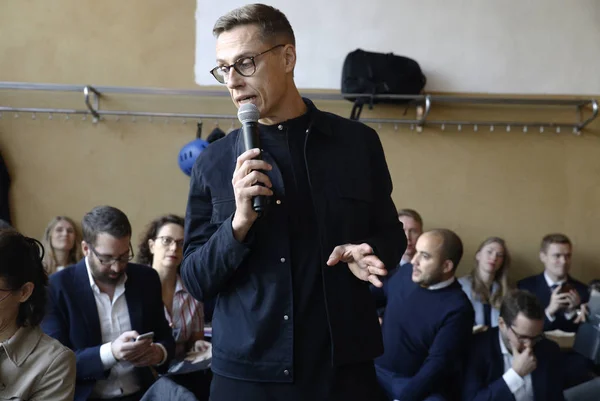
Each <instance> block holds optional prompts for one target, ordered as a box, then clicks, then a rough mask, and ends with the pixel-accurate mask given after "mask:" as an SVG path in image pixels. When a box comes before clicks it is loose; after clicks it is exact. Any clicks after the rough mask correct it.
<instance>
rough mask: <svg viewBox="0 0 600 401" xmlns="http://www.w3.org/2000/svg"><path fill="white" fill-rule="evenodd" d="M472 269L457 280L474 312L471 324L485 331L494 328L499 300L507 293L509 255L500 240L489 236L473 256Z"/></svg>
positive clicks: (496, 323)
mask: <svg viewBox="0 0 600 401" xmlns="http://www.w3.org/2000/svg"><path fill="white" fill-rule="evenodd" d="M475 263H476V264H475V267H474V268H473V270H472V271H471V273H470V274H468V275H466V276H464V277H461V278H459V279H458V282H459V283H460V284H461V285H462V289H463V291H464V292H465V294H467V297H469V300H470V301H471V304H472V305H473V310H474V311H475V325H476V327H477V326H479V327H478V329H482V330H485V329H487V328H489V327H496V326H498V315H499V312H500V304H501V302H502V298H503V297H504V295H505V294H506V293H507V292H508V277H507V276H508V268H509V266H510V255H509V253H508V248H507V247H506V243H505V242H504V240H503V239H502V238H498V237H490V238H488V239H486V240H485V241H483V242H482V243H481V245H479V248H478V249H477V252H476V253H475Z"/></svg>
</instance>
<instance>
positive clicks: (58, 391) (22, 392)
mask: <svg viewBox="0 0 600 401" xmlns="http://www.w3.org/2000/svg"><path fill="white" fill-rule="evenodd" d="M42 258H43V247H42V246H41V244H40V243H39V242H38V241H37V240H34V239H32V238H26V237H24V236H22V235H21V234H19V233H18V232H16V231H14V230H12V229H2V230H0V399H17V400H30V401H33V400H72V399H73V395H74V391H75V354H74V353H73V351H71V350H70V349H69V348H67V347H65V346H63V345H62V344H61V343H60V342H58V341H57V340H55V339H53V338H51V337H49V336H47V335H46V334H44V333H43V332H42V330H41V329H40V327H39V325H40V323H41V321H42V319H43V317H44V312H45V307H46V285H47V283H48V276H47V273H46V271H45V270H44V266H43V265H42Z"/></svg>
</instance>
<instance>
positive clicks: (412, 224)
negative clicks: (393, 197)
mask: <svg viewBox="0 0 600 401" xmlns="http://www.w3.org/2000/svg"><path fill="white" fill-rule="evenodd" d="M398 220H400V222H401V223H402V225H403V226H404V234H405V235H406V250H405V251H404V254H403V255H402V258H401V259H400V263H399V264H398V267H402V266H404V265H406V264H410V262H411V260H412V258H413V256H415V252H416V251H415V245H416V243H417V240H418V239H419V236H420V235H421V234H422V233H423V219H422V218H421V215H420V214H419V213H418V212H417V211H416V210H413V209H400V210H399V211H398ZM394 271H395V269H391V270H390V272H388V278H389V277H390V274H393V273H394Z"/></svg>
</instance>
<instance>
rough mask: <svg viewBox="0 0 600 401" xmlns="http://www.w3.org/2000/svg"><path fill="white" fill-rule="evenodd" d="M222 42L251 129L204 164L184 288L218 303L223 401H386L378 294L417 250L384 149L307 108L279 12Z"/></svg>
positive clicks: (215, 148) (217, 376)
mask: <svg viewBox="0 0 600 401" xmlns="http://www.w3.org/2000/svg"><path fill="white" fill-rule="evenodd" d="M213 33H214V35H215V37H216V38H217V44H216V55H217V66H216V67H215V68H214V69H213V70H211V74H212V75H213V76H214V77H215V78H216V79H217V81H218V82H220V83H222V84H225V85H227V88H228V89H229V92H230V94H231V98H232V100H233V103H234V105H235V106H236V107H237V108H238V109H240V111H239V115H238V116H239V118H240V119H241V120H242V124H243V128H242V130H237V131H234V132H232V133H230V134H229V135H227V136H226V137H225V138H223V139H221V140H219V141H217V142H215V143H213V144H212V145H211V146H210V147H208V148H207V149H206V150H205V151H204V152H202V153H201V154H200V156H199V157H198V159H197V161H196V164H195V166H194V169H193V171H192V176H191V182H190V193H189V199H188V206H187V213H186V221H185V244H184V260H183V263H182V266H181V276H182V278H183V280H184V283H185V285H186V288H187V289H188V290H189V292H190V293H191V294H192V295H193V296H195V297H196V298H197V299H199V300H201V301H205V300H207V299H216V308H215V312H214V317H213V359H212V370H213V373H214V377H213V381H212V385H211V398H210V399H211V401H230V400H236V401H237V400H239V401H255V400H256V401H262V400H273V401H306V400H310V401H313V400H315V401H317V400H318V401H330V400H331V401H333V400H345V401H351V400H356V401H365V400H375V399H377V395H376V394H377V392H378V391H379V388H378V384H377V379H376V376H375V370H374V366H373V359H374V358H375V357H377V356H378V355H380V354H381V353H382V352H383V345H382V338H381V329H380V326H379V323H378V320H377V313H376V310H375V305H374V302H373V300H372V298H371V295H370V292H369V283H373V284H374V285H377V286H380V285H381V282H380V280H379V276H384V275H385V274H386V268H387V267H393V266H396V265H397V264H398V261H399V260H400V257H401V256H402V253H403V252H404V248H405V245H406V238H405V237H404V233H403V230H402V224H401V223H400V222H399V221H398V219H397V217H396V209H395V207H394V203H393V201H392V199H391V192H392V182H391V178H390V174H389V171H388V168H387V164H386V161H385V155H384V152H383V148H382V145H381V142H380V140H379V137H378V135H377V133H376V132H375V131H374V130H372V129H371V128H369V127H367V126H365V125H363V124H361V123H358V122H356V121H351V120H348V119H345V118H342V117H339V116H336V115H333V114H330V113H325V112H322V111H320V110H318V109H317V108H316V107H315V106H314V104H313V103H312V102H311V101H309V100H308V99H303V98H302V97H301V96H300V94H299V92H298V89H297V88H296V86H295V83H294V79H293V74H294V67H295V65H296V49H295V38H294V33H293V30H292V28H291V26H290V24H289V22H288V20H287V18H286V17H285V15H284V14H282V13H281V12H280V11H279V10H277V9H275V8H273V7H270V6H266V5H262V4H253V5H247V6H244V7H241V8H238V9H236V10H233V11H231V12H229V13H228V14H226V15H224V16H223V17H221V18H219V20H218V21H217V22H216V24H215V26H214V29H213ZM250 104H251V105H253V106H255V107H256V109H255V108H254V107H253V106H249V105H250ZM246 108H248V110H246ZM254 120H257V122H256V123H254ZM244 132H245V134H246V135H244V134H243V133H244ZM244 136H246V138H248V137H249V138H250V139H251V140H250V141H244V138H243V137H244ZM259 149H260V150H259ZM259 156H260V158H259ZM263 201H264V203H262V202H263ZM257 204H260V205H263V206H265V207H263V208H262V209H261V208H260V207H257ZM256 210H259V212H260V213H257V211H256ZM398 244H404V246H398Z"/></svg>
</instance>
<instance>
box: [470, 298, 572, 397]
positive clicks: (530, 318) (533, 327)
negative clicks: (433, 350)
mask: <svg viewBox="0 0 600 401" xmlns="http://www.w3.org/2000/svg"><path fill="white" fill-rule="evenodd" d="M543 333H544V308H543V307H542V305H541V304H540V302H539V300H538V299H537V298H536V296H535V295H533V294H531V293H529V292H528V291H523V290H514V291H511V292H510V293H508V294H507V295H506V296H505V298H504V300H503V301H502V306H501V307H500V317H499V318H498V327H496V328H492V329H489V330H487V331H486V332H485V333H480V334H476V335H475V336H474V337H473V343H472V345H471V348H470V352H469V359H468V362H467V367H466V374H465V386H464V388H463V400H464V401H484V400H485V401H488V400H495V401H525V400H528V401H559V400H561V401H562V400H564V397H563V387H564V375H563V370H562V368H563V367H562V366H561V361H560V359H561V356H560V350H559V347H558V345H557V344H556V343H555V342H553V341H550V340H547V339H545V338H544V334H543Z"/></svg>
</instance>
